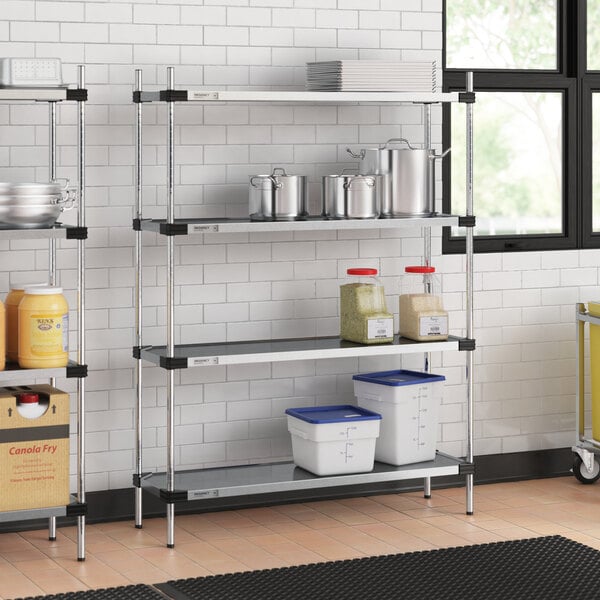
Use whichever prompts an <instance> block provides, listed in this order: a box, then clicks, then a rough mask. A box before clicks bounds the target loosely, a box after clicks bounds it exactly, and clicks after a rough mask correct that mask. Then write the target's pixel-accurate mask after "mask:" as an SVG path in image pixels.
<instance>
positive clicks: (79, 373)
mask: <svg viewBox="0 0 600 600" xmlns="http://www.w3.org/2000/svg"><path fill="white" fill-rule="evenodd" d="M78 75H79V78H78V83H77V87H76V88H72V87H71V88H66V87H57V88H35V87H30V88H1V89H0V102H7V103H14V102H47V103H48V106H49V180H50V181H55V180H56V175H57V173H56V170H57V160H56V156H57V154H56V139H57V138H56V125H57V115H56V109H57V104H58V103H61V102H76V104H77V150H78V153H77V156H78V159H77V195H78V210H77V225H75V226H73V225H63V224H61V223H56V224H55V225H54V226H53V227H48V228H43V229H5V228H0V239H3V240H33V239H47V240H49V261H48V263H49V264H48V278H49V281H48V283H49V284H50V285H56V283H57V261H56V251H57V246H56V241H57V240H58V239H65V240H75V241H76V244H77V360H76V361H69V364H68V365H67V366H66V367H62V368H48V369H22V368H19V366H18V365H16V364H14V363H7V364H6V369H5V370H4V371H0V385H2V386H4V385H6V386H14V385H23V384H30V383H32V381H33V380H36V379H42V378H44V379H46V378H47V379H49V380H50V384H51V385H53V386H54V385H55V380H56V379H57V378H76V379H77V431H76V436H75V439H76V444H77V473H76V478H77V491H76V493H74V494H72V495H71V501H70V503H69V504H68V505H67V506H53V507H46V508H35V509H27V510H14V511H5V512H0V522H9V521H25V520H31V519H42V518H47V519H48V537H49V539H50V540H55V539H56V518H57V517H76V518H77V559H78V560H80V561H82V560H84V559H85V515H86V513H87V505H86V495H85V377H86V376H87V365H86V364H85V240H86V239H87V233H88V232H87V227H86V220H85V103H86V101H87V97H88V93H87V89H86V88H85V69H84V67H83V66H79V68H78ZM0 493H1V491H0Z"/></svg>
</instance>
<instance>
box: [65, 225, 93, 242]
mask: <svg viewBox="0 0 600 600" xmlns="http://www.w3.org/2000/svg"><path fill="white" fill-rule="evenodd" d="M87 237H88V228H87V227H70V228H69V229H67V239H68V240H87Z"/></svg>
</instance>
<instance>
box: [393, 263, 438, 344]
mask: <svg viewBox="0 0 600 600" xmlns="http://www.w3.org/2000/svg"><path fill="white" fill-rule="evenodd" d="M404 271H405V275H404V277H403V279H402V293H401V294H400V311H399V318H400V335H401V336H402V337H405V338H409V339H411V340H415V341H418V342H424V341H435V340H447V339H448V313H447V312H446V311H445V310H444V305H443V303H442V297H441V296H440V291H439V290H440V282H439V279H438V277H437V276H436V274H435V267H432V266H430V265H416V266H409V267H406V268H405V269H404Z"/></svg>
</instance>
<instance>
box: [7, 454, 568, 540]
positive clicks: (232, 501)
mask: <svg viewBox="0 0 600 600" xmlns="http://www.w3.org/2000/svg"><path fill="white" fill-rule="evenodd" d="M572 465H573V456H572V452H571V449H570V448H557V449H552V450H535V451H531V452H512V453H510V454H488V455H484V456H476V457H475V483H476V484H486V483H500V482H503V481H504V482H505V481H520V480H526V479H540V478H545V477H560V476H565V475H569V474H570V471H571V467H572ZM461 485H464V476H448V477H436V478H432V480H431V486H432V488H433V489H436V488H437V489H440V488H445V487H455V486H461ZM422 486H423V482H422V480H421V479H419V480H408V481H399V482H386V483H380V484H370V485H361V486H340V487H336V488H325V489H321V490H319V489H315V490H301V491H297V492H280V493H277V494H256V495H252V496H242V497H234V498H219V499H212V500H198V501H195V502H186V503H182V504H178V505H176V512H177V514H191V513H200V512H210V511H216V510H231V509H240V508H253V507H257V506H272V505H274V504H285V503H293V502H309V501H311V500H324V499H335V498H349V497H355V496H366V495H377V494H394V493H399V492H408V491H415V490H418V489H421V488H422ZM86 500H87V504H88V515H87V517H86V521H87V522H88V523H102V522H106V521H126V520H132V519H133V517H134V490H133V488H126V489H118V490H104V491H99V492H89V493H88V494H87V495H86ZM164 514H165V504H164V502H162V501H161V500H160V499H158V498H156V497H155V496H152V495H150V494H144V518H152V517H162V516H164ZM58 521H59V525H65V524H72V523H74V519H68V518H60V519H58ZM45 526H46V521H45V520H40V519H37V520H35V521H20V522H14V521H13V522H4V523H0V533H5V532H9V531H23V530H29V529H40V528H43V527H45Z"/></svg>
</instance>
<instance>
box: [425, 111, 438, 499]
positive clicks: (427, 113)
mask: <svg viewBox="0 0 600 600" xmlns="http://www.w3.org/2000/svg"><path fill="white" fill-rule="evenodd" d="M423 127H424V132H425V135H424V140H423V147H424V148H426V149H428V150H431V104H424V105H423ZM430 168H431V169H435V163H431V165H430ZM432 179H433V182H434V185H435V177H432ZM432 193H433V201H434V206H435V187H434V188H433V190H432ZM423 260H424V263H425V264H426V265H427V266H429V264H430V263H431V227H423ZM430 291H431V290H430ZM424 361H425V364H424V365H423V370H424V371H425V373H429V371H430V369H431V352H425V355H424ZM423 496H424V497H425V498H431V477H425V479H424V480H423Z"/></svg>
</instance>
